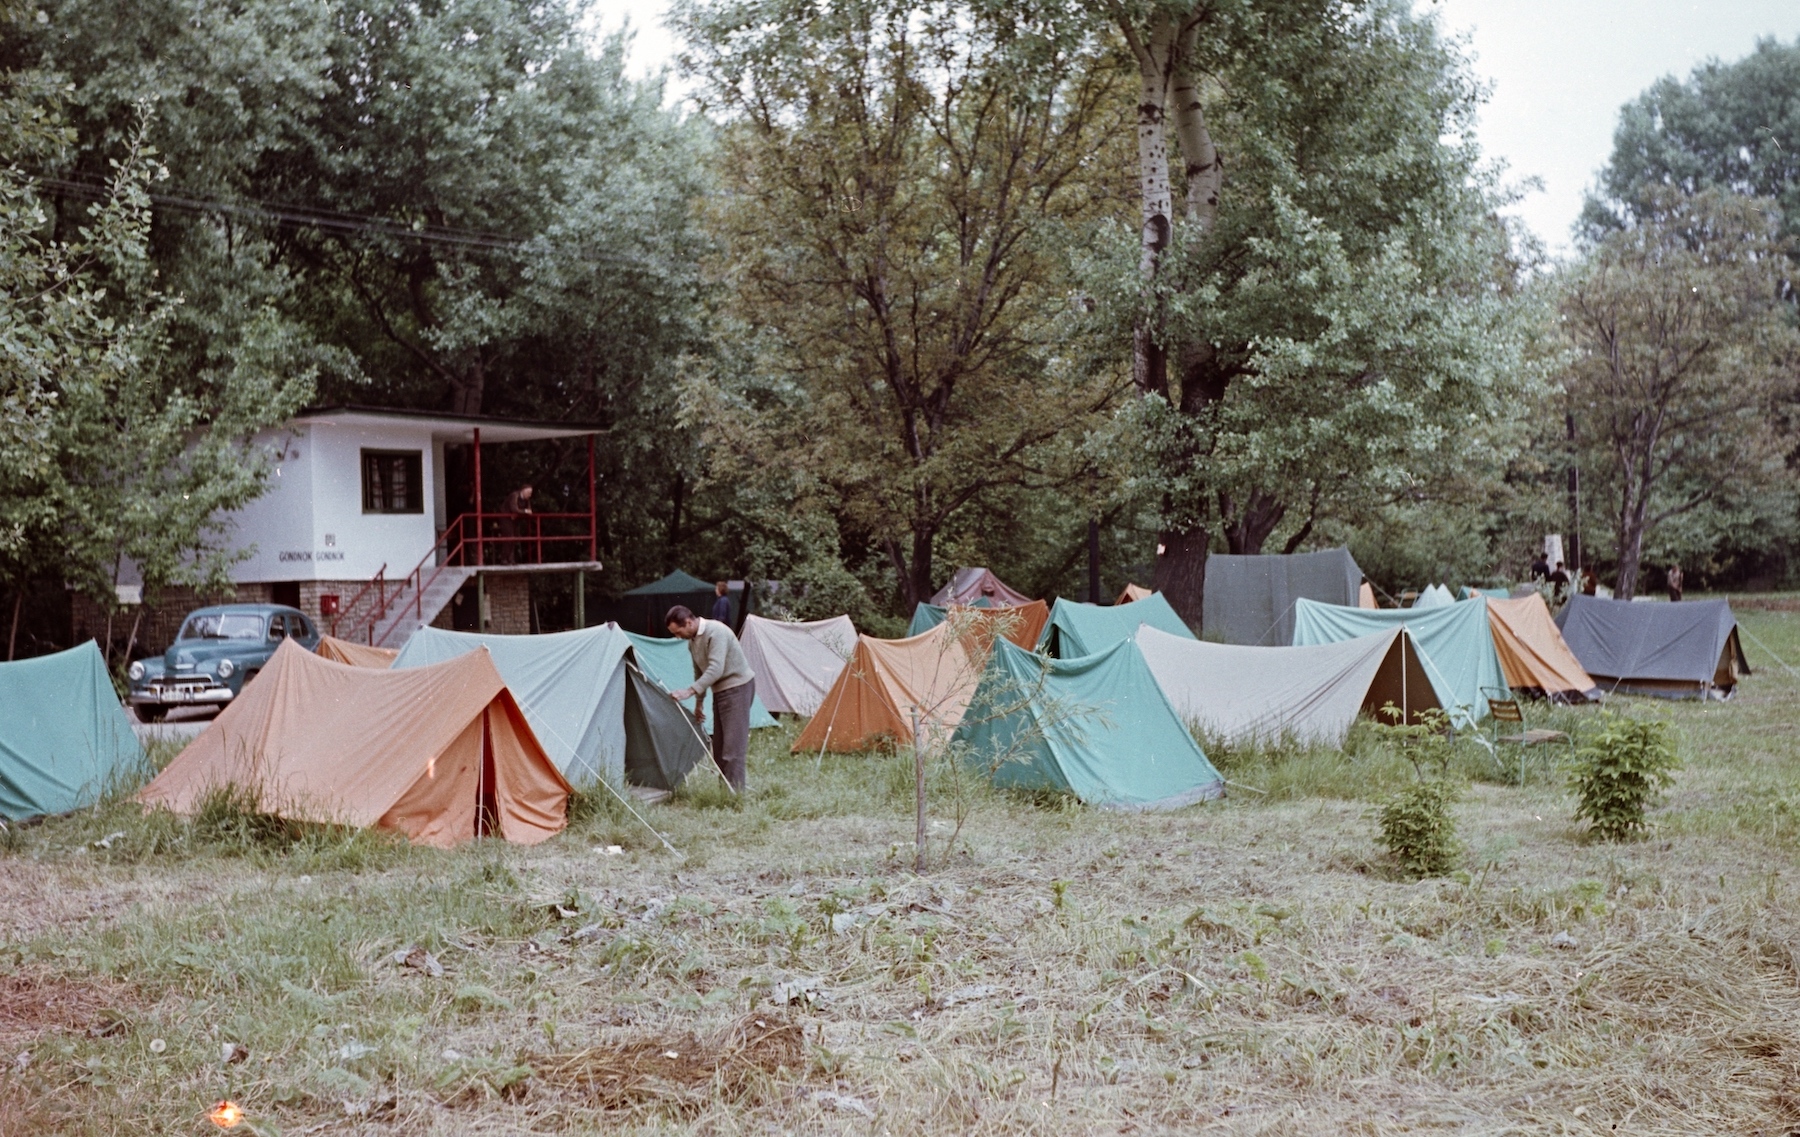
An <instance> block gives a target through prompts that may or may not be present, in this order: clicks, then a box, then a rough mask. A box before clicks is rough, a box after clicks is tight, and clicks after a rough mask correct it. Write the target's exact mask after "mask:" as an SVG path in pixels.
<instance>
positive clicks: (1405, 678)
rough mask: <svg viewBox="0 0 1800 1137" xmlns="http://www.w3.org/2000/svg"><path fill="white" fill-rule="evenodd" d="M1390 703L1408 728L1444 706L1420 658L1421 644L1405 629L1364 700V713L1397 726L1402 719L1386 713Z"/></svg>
mask: <svg viewBox="0 0 1800 1137" xmlns="http://www.w3.org/2000/svg"><path fill="white" fill-rule="evenodd" d="M1390 704H1392V705H1393V706H1395V707H1398V708H1399V709H1400V711H1401V712H1402V715H1403V716H1404V721H1405V724H1406V725H1407V726H1418V725H1419V724H1420V723H1421V722H1422V721H1423V718H1422V714H1423V712H1425V711H1430V710H1441V709H1442V707H1443V704H1442V703H1440V702H1438V697H1437V692H1436V691H1435V690H1434V689H1433V688H1432V686H1431V677H1430V676H1429V675H1427V674H1426V672H1425V664H1424V662H1423V661H1422V660H1421V659H1420V658H1419V648H1418V645H1417V644H1415V643H1413V638H1412V636H1411V635H1410V634H1408V633H1407V631H1406V630H1405V629H1404V628H1403V629H1401V631H1400V634H1399V635H1397V636H1395V637H1394V642H1393V644H1392V645H1390V646H1389V648H1388V650H1387V655H1386V657H1385V658H1383V659H1382V661H1381V667H1380V668H1379V669H1377V670H1376V672H1375V679H1374V681H1373V682H1371V683H1370V684H1369V693H1368V694H1367V695H1365V696H1364V697H1363V705H1362V709H1363V713H1364V714H1366V715H1368V716H1369V717H1370V718H1372V719H1374V720H1375V721H1376V722H1378V723H1381V724H1382V725H1383V726H1397V725H1399V723H1400V721H1401V720H1400V719H1396V718H1395V717H1394V716H1392V715H1389V714H1386V713H1384V708H1386V707H1387V706H1389V705H1390Z"/></svg>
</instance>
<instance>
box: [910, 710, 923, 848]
mask: <svg viewBox="0 0 1800 1137" xmlns="http://www.w3.org/2000/svg"><path fill="white" fill-rule="evenodd" d="M910 709H911V711H912V728H913V819H914V822H915V827H914V830H913V872H915V873H918V874H919V875H920V876H923V875H925V744H924V743H923V742H922V741H920V738H919V708H918V707H916V706H915V707H912V708H910Z"/></svg>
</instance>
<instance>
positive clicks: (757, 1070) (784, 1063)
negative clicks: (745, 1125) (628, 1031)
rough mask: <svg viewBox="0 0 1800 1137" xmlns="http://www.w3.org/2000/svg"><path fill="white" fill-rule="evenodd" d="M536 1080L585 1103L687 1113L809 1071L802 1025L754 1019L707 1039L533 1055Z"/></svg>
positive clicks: (634, 1042) (672, 1039)
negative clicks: (778, 1078) (767, 1081)
mask: <svg viewBox="0 0 1800 1137" xmlns="http://www.w3.org/2000/svg"><path fill="white" fill-rule="evenodd" d="M530 1064H531V1067H532V1069H533V1070H534V1071H535V1072H536V1075H537V1081H538V1082H539V1083H541V1084H542V1085H545V1086H548V1087H551V1088H554V1089H556V1090H559V1091H561V1092H563V1093H567V1094H572V1095H575V1096H577V1097H579V1098H580V1099H582V1101H583V1102H584V1104H586V1105H589V1106H592V1107H596V1108H599V1109H608V1110H619V1109H632V1108H637V1107H642V1106H659V1107H662V1108H666V1109H670V1110H673V1111H675V1112H680V1113H687V1112H692V1111H694V1110H697V1109H699V1108H700V1107H701V1106H703V1105H705V1104H706V1103H707V1102H709V1101H715V1100H727V1101H731V1100H737V1099H739V1098H742V1097H744V1096H745V1095H746V1094H747V1093H749V1092H750V1091H751V1090H752V1089H753V1088H754V1087H755V1086H756V1085H757V1084H758V1083H759V1082H761V1081H762V1080H763V1079H766V1078H769V1077H773V1076H776V1075H779V1074H786V1075H788V1076H789V1077H795V1078H797V1077H799V1076H801V1075H802V1074H804V1073H805V1070H806V1036H805V1032H804V1030H803V1029H802V1028H801V1026H800V1024H798V1023H794V1022H789V1021H788V1020H787V1019H785V1018H783V1017H780V1016H777V1015H774V1014H760V1015H749V1016H747V1017H745V1018H743V1019H740V1020H738V1021H737V1022H736V1023H734V1024H733V1025H732V1026H731V1027H730V1028H729V1029H727V1030H725V1031H723V1032H721V1033H719V1034H717V1035H714V1036H712V1037H709V1038H701V1037H699V1036H698V1035H694V1034H682V1035H675V1036H671V1037H667V1038H640V1039H634V1040H630V1041H626V1042H619V1043H611V1044H606V1045H601V1046H590V1047H588V1048H587V1049H585V1050H578V1051H575V1052H573V1053H569V1054H557V1055H550V1056H546V1057H538V1058H533V1059H532V1060H531V1063H530Z"/></svg>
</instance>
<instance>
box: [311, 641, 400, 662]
mask: <svg viewBox="0 0 1800 1137" xmlns="http://www.w3.org/2000/svg"><path fill="white" fill-rule="evenodd" d="M313 650H314V651H315V652H317V653H318V655H319V658H320V659H330V660H334V661H336V662H338V663H348V664H349V665H350V666H351V667H388V666H390V665H392V663H393V662H394V657H395V656H396V655H399V654H400V652H399V649H397V648H391V647H370V646H368V645H367V644H359V643H355V642H353V641H351V640H340V639H337V638H336V637H334V636H320V637H319V646H318V647H316V648H314V649H313Z"/></svg>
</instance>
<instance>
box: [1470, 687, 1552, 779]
mask: <svg viewBox="0 0 1800 1137" xmlns="http://www.w3.org/2000/svg"><path fill="white" fill-rule="evenodd" d="M1481 697H1482V698H1484V699H1486V700H1487V705H1488V713H1489V714H1490V715H1491V716H1492V721H1493V724H1494V726H1493V734H1494V737H1493V744H1492V745H1491V746H1490V747H1489V750H1490V751H1491V752H1492V753H1493V754H1494V756H1495V760H1496V763H1498V759H1499V746H1500V743H1502V742H1511V743H1515V744H1517V746H1518V747H1519V786H1520V788H1523V787H1524V785H1525V751H1526V750H1528V749H1530V748H1531V747H1533V746H1542V745H1544V744H1545V743H1549V742H1567V743H1569V745H1570V746H1571V747H1573V746H1574V744H1575V743H1574V740H1573V739H1571V738H1570V737H1569V736H1568V735H1567V734H1566V733H1564V732H1563V731H1560V730H1532V729H1529V728H1528V727H1527V726H1526V725H1525V709H1524V707H1523V706H1522V705H1521V704H1520V702H1519V698H1518V696H1517V695H1515V694H1513V690H1512V688H1511V687H1483V688H1482V689H1481ZM1509 726H1516V727H1518V728H1519V732H1518V733H1517V734H1501V733H1500V732H1501V731H1502V730H1504V729H1506V728H1507V727H1509ZM1502 769H1504V767H1502Z"/></svg>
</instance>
